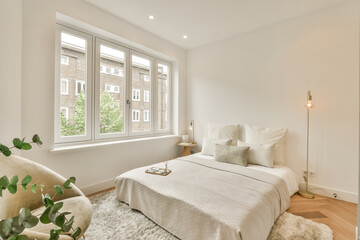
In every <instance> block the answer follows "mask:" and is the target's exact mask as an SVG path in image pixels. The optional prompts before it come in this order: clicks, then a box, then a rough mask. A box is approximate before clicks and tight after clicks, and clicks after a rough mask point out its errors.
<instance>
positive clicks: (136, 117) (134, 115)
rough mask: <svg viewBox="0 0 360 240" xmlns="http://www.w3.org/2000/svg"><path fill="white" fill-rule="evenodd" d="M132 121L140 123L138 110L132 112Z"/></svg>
mask: <svg viewBox="0 0 360 240" xmlns="http://www.w3.org/2000/svg"><path fill="white" fill-rule="evenodd" d="M132 121H133V122H140V110H132Z"/></svg>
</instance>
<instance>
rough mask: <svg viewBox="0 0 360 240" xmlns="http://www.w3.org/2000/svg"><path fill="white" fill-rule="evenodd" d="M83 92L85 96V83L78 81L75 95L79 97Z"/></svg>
mask: <svg viewBox="0 0 360 240" xmlns="http://www.w3.org/2000/svg"><path fill="white" fill-rule="evenodd" d="M81 92H82V93H83V94H85V82H84V81H76V87H75V95H76V96H78V95H79V94H80V93H81Z"/></svg>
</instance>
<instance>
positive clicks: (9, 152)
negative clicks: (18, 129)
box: [0, 144, 11, 157]
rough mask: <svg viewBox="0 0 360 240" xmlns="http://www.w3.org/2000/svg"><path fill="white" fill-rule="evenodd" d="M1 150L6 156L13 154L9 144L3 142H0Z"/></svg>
mask: <svg viewBox="0 0 360 240" xmlns="http://www.w3.org/2000/svg"><path fill="white" fill-rule="evenodd" d="M0 152H1V153H2V154H4V155H5V156H6V157H8V156H10V155H11V151H10V149H9V148H8V147H7V146H5V145H2V144H0Z"/></svg>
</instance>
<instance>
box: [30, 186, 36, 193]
mask: <svg viewBox="0 0 360 240" xmlns="http://www.w3.org/2000/svg"><path fill="white" fill-rule="evenodd" d="M31 191H32V192H33V193H36V184H33V185H32V187H31Z"/></svg>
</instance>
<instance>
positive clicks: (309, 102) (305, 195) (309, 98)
mask: <svg viewBox="0 0 360 240" xmlns="http://www.w3.org/2000/svg"><path fill="white" fill-rule="evenodd" d="M312 107H313V104H312V95H311V92H310V91H308V95H307V103H306V108H307V124H306V175H305V176H304V179H305V183H306V188H305V191H299V195H300V196H301V197H303V198H309V199H313V198H314V194H312V193H311V192H310V191H309V126H310V109H311V108H312Z"/></svg>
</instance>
